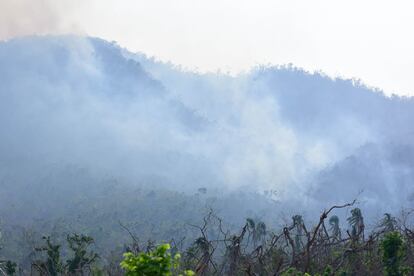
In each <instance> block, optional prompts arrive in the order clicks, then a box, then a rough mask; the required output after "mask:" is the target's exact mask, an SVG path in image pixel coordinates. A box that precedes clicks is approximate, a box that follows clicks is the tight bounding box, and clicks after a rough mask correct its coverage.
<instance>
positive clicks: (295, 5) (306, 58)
mask: <svg viewBox="0 0 414 276" xmlns="http://www.w3.org/2000/svg"><path fill="white" fill-rule="evenodd" d="M413 11H414V3H413V2H412V1H408V0H407V1H403V0H394V1H389V0H388V1H383V0H375V1H374V0H364V1H357V0H347V1H336V0H325V1H323V0H304V1H298V0H289V1H279V0H255V1H244V0H208V1H201V0H164V1H162V0H148V1H143V0H122V1H121V0H118V1H115V0H0V39H9V38H12V37H15V36H21V35H27V34H49V33H52V34H55V33H59V34H60V33H76V34H87V35H92V36H97V37H102V38H105V39H108V40H114V41H117V42H118V44H120V45H121V46H123V47H126V48H128V49H129V50H131V51H140V52H144V53H146V54H148V55H151V56H155V57H157V58H158V59H161V60H163V61H171V62H173V63H176V64H181V65H183V66H184V67H185V68H188V69H198V70H200V71H216V70H217V69H219V68H220V69H221V71H224V72H227V71H230V72H233V73H234V72H239V71H243V70H248V69H249V68H250V67H252V66H254V65H257V64H286V63H293V64H294V65H296V66H298V67H302V68H305V69H307V70H321V71H323V72H325V73H327V74H329V75H332V76H337V75H341V76H345V77H357V78H360V79H362V80H363V81H364V82H365V83H367V84H368V85H371V86H376V87H379V88H381V89H384V90H385V92H386V93H388V94H390V93H392V92H394V93H398V94H403V95H414V74H413V68H414V16H413Z"/></svg>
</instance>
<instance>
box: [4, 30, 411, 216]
mask: <svg viewBox="0 0 414 276" xmlns="http://www.w3.org/2000/svg"><path fill="white" fill-rule="evenodd" d="M0 61H1V62H0V130H1V133H2V135H1V138H0V163H1V170H0V176H2V177H5V176H6V175H8V174H12V173H15V174H20V175H25V176H26V178H25V179H26V180H27V181H30V179H33V178H35V175H38V174H39V173H38V172H39V171H41V172H43V173H44V171H45V170H49V169H51V168H53V167H54V166H58V167H59V166H60V167H64V166H66V165H76V166H79V167H84V168H87V169H88V170H91V171H92V172H93V173H95V174H96V175H101V174H104V175H110V176H112V177H115V178H119V179H123V180H125V181H126V182H129V183H131V184H132V185H137V183H141V184H146V185H159V186H167V187H169V188H172V189H178V190H183V191H193V190H196V189H197V188H198V187H208V188H210V189H215V190H223V191H226V190H234V189H239V188H248V189H251V190H255V191H259V192H263V191H264V190H274V191H276V193H275V194H276V195H275V196H274V199H275V200H280V201H281V202H285V203H287V204H288V203H290V205H289V204H288V205H287V206H291V207H292V208H294V207H295V208H298V207H299V206H303V207H306V208H309V209H313V208H316V209H317V208H321V206H327V205H329V204H330V203H338V201H348V200H352V199H353V197H355V196H356V195H358V194H359V192H360V191H361V190H364V192H363V193H362V196H361V197H360V199H361V201H362V202H363V203H365V204H367V206H370V207H369V208H371V210H376V209H378V210H379V211H378V212H382V210H383V209H385V207H387V208H392V209H394V210H395V209H398V208H399V207H401V206H403V205H404V204H407V203H408V202H410V201H409V200H410V197H411V198H412V193H413V189H412V188H411V186H410V185H408V184H407V183H410V181H411V180H414V173H413V170H412V167H410V165H411V164H412V163H414V161H413V160H414V155H411V154H409V153H407V152H409V150H412V143H411V142H410V140H409V139H407V136H409V135H412V133H413V131H414V130H411V128H412V127H411V125H410V122H411V121H412V119H413V118H414V109H413V107H414V103H413V100H412V99H405V98H387V97H385V96H384V95H383V94H381V93H380V92H378V91H372V90H370V89H368V88H366V87H364V86H362V85H360V84H356V85H355V82H353V81H346V80H340V79H337V80H332V79H330V78H327V77H325V76H323V75H319V74H314V75H312V74H308V73H306V72H303V71H301V70H298V69H295V68H290V67H281V68H256V69H254V70H252V71H251V72H250V73H248V74H243V75H239V76H236V77H230V76H227V75H221V74H206V75H200V74H196V73H192V72H183V71H181V70H179V69H177V68H175V67H174V66H172V65H168V64H162V63H158V62H156V61H154V60H152V59H148V58H146V57H145V56H143V55H139V54H131V53H129V52H127V51H125V50H122V49H120V48H119V47H117V46H116V45H113V44H111V43H108V42H105V41H102V40H99V39H91V38H82V37H73V36H66V37H31V38H24V39H16V40H11V41H9V42H3V43H1V44H0ZM410 133H411V134H410ZM399 147H403V148H404V147H405V148H406V149H407V150H401V149H400V148H399ZM402 154H405V155H404V156H402ZM350 160H351V161H350ZM385 190H386V191H387V192H385ZM390 194H392V197H390V196H389V195H390ZM301 208H302V207H301Z"/></svg>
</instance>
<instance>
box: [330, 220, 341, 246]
mask: <svg viewBox="0 0 414 276" xmlns="http://www.w3.org/2000/svg"><path fill="white" fill-rule="evenodd" d="M329 225H330V231H331V234H332V237H333V239H334V240H341V236H342V233H341V228H340V227H339V218H338V216H335V215H334V216H331V217H330V218H329Z"/></svg>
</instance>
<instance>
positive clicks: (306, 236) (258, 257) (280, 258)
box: [0, 202, 414, 276]
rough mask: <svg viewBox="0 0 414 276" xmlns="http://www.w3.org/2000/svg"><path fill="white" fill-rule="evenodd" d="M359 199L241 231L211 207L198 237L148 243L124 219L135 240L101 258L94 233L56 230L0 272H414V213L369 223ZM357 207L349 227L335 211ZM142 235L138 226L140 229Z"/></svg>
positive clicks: (250, 224) (252, 222) (253, 222)
mask: <svg viewBox="0 0 414 276" xmlns="http://www.w3.org/2000/svg"><path fill="white" fill-rule="evenodd" d="M354 204H355V202H351V203H348V204H344V205H340V206H333V207H331V208H329V209H327V210H326V211H324V212H323V213H322V214H321V215H320V218H319V221H318V222H317V223H316V224H315V225H313V226H307V225H306V224H305V222H304V220H303V218H302V216H300V215H295V216H293V217H292V221H291V223H289V224H287V225H285V226H284V227H283V228H282V229H280V230H279V231H271V230H269V229H267V226H266V224H265V223H264V222H262V221H260V220H258V219H252V218H248V219H247V220H246V222H245V224H244V226H243V227H242V228H241V229H239V231H235V232H234V231H230V230H228V229H225V226H224V223H223V221H222V219H221V218H219V217H218V216H217V215H216V214H215V213H214V212H213V211H212V210H210V211H209V212H208V214H207V215H206V216H205V217H204V218H203V222H202V223H201V224H200V225H190V227H192V228H194V229H195V230H196V232H197V233H198V235H197V237H196V238H194V239H192V240H191V241H187V242H186V240H185V238H183V239H181V240H175V239H171V240H170V241H169V242H168V243H165V242H162V241H160V244H159V245H158V246H157V245H156V243H155V242H154V241H151V240H149V241H147V242H145V243H141V242H140V240H139V238H138V236H136V235H135V234H134V233H132V232H131V231H130V229H129V228H128V227H127V226H125V225H122V224H121V226H122V227H123V229H124V230H125V234H126V235H128V236H129V237H130V240H131V242H130V243H129V244H125V246H124V248H123V251H124V253H123V254H121V253H119V251H118V253H116V252H117V251H113V252H112V253H113V254H114V255H113V257H112V259H110V260H108V259H107V258H106V260H105V261H104V260H102V259H101V258H100V256H99V255H98V254H97V253H96V252H95V251H94V250H93V245H94V242H93V238H92V237H90V236H87V235H78V234H69V235H67V236H66V241H65V243H60V244H58V243H57V242H56V241H53V239H52V238H51V237H50V236H45V237H43V240H42V241H41V242H39V244H38V245H33V248H32V249H33V250H32V252H31V255H30V256H31V262H30V264H29V265H28V264H25V263H19V264H16V263H15V262H14V261H13V260H1V263H0V274H1V275H28V274H31V275H123V274H126V275H283V276H287V275H389V276H398V275H413V270H412V268H413V267H414V251H413V249H414V248H413V246H414V232H413V229H412V228H411V227H410V226H409V222H410V219H411V218H410V216H411V212H404V213H403V214H402V216H401V217H400V218H398V219H397V218H395V217H393V216H391V215H390V214H385V215H384V218H383V219H382V220H381V221H380V222H378V224H377V227H375V228H373V229H372V230H370V231H369V232H368V231H367V230H366V227H365V224H364V218H363V214H362V211H361V210H360V209H359V208H355V206H354ZM343 208H351V211H350V215H349V217H348V218H347V220H346V224H347V226H346V227H341V225H342V224H341V223H340V219H339V217H338V216H336V215H332V214H331V213H333V212H334V210H337V209H343ZM138 235H139V233H138Z"/></svg>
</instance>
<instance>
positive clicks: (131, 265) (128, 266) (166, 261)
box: [121, 244, 194, 276]
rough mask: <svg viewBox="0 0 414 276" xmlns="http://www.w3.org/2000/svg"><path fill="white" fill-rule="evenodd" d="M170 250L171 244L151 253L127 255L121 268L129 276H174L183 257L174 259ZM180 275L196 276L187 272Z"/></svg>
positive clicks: (178, 256)
mask: <svg viewBox="0 0 414 276" xmlns="http://www.w3.org/2000/svg"><path fill="white" fill-rule="evenodd" d="M169 249H170V245H169V244H162V245H160V246H158V247H157V248H156V249H155V250H154V251H152V252H149V253H143V252H141V253H138V254H136V255H135V254H133V253H131V252H128V253H125V254H124V260H123V261H122V262H121V267H122V268H123V269H125V272H126V273H125V274H126V275H127V276H169V275H173V271H177V270H178V269H179V261H180V258H181V256H180V254H176V255H174V257H172V256H171V253H170V252H169ZM179 275H186V276H191V275H194V272H192V271H190V270H187V271H184V272H183V274H179Z"/></svg>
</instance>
